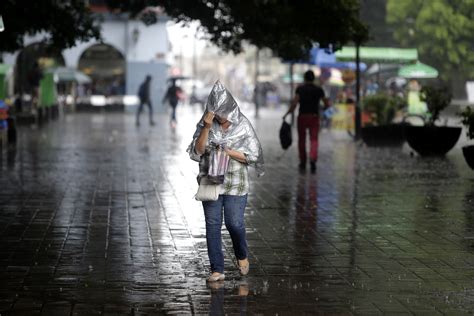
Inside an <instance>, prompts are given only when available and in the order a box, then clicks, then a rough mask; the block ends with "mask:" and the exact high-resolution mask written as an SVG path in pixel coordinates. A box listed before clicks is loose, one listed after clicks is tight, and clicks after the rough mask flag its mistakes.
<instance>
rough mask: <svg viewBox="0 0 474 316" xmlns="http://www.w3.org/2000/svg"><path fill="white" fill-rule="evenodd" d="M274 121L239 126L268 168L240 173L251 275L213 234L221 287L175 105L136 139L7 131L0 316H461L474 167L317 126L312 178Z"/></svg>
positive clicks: (123, 129)
mask: <svg viewBox="0 0 474 316" xmlns="http://www.w3.org/2000/svg"><path fill="white" fill-rule="evenodd" d="M243 111H244V113H250V115H249V118H251V114H252V113H253V112H252V109H250V108H246V107H244V108H243ZM282 114H283V109H282V108H273V109H263V110H262V111H261V117H262V118H261V119H253V118H251V120H252V121H253V122H254V126H255V129H256V131H257V134H258V135H259V137H260V139H261V142H262V145H263V148H264V153H265V160H266V166H267V172H266V175H265V176H264V177H262V178H259V179H257V178H255V176H254V174H253V172H252V171H251V188H252V190H251V192H250V194H249V202H248V206H247V209H246V215H245V220H246V224H247V237H248V244H249V251H250V253H249V259H250V262H251V272H250V274H249V276H247V277H246V278H242V277H240V276H239V274H238V270H237V267H236V263H235V258H234V255H233V250H232V243H231V240H230V238H229V236H228V234H227V232H226V231H225V229H224V227H223V239H224V242H223V247H224V250H225V270H226V281H224V282H222V285H212V286H209V285H207V284H206V282H205V278H206V276H207V275H208V269H209V260H208V258H207V249H206V241H205V225H204V216H203V211H202V206H201V205H200V203H199V202H197V201H195V200H193V195H194V193H195V191H196V189H197V183H196V180H195V177H196V174H197V171H198V168H197V164H196V163H195V162H193V161H191V160H190V159H189V158H188V156H187V154H186V148H187V146H188V144H189V142H190V140H191V136H192V134H193V132H194V127H195V124H196V122H197V120H198V119H199V117H200V113H199V111H198V110H197V109H195V108H194V109H193V108H190V107H181V108H179V117H178V118H179V123H178V125H177V127H176V129H171V128H170V127H169V124H168V117H167V115H165V114H157V117H156V121H157V125H156V126H155V127H153V128H151V127H148V126H146V124H145V125H143V126H141V127H140V128H138V129H137V128H136V127H135V125H134V116H133V115H132V114H131V113H123V114H122V113H104V114H97V113H96V114H90V113H89V114H88V113H82V114H79V113H71V114H67V116H66V117H64V118H62V119H60V120H58V121H54V122H50V123H48V125H45V126H43V127H41V128H35V129H30V128H22V129H20V130H19V134H18V136H19V139H18V145H17V147H16V148H14V149H12V150H10V151H8V152H6V153H5V154H3V156H1V158H0V313H1V314H2V315H4V314H7V315H8V314H13V315H22V314H24V315H34V314H41V315H130V314H132V315H162V314H171V315H173V314H176V315H182V314H198V315H201V314H212V313H217V314H222V313H227V314H239V313H248V314H262V315H273V314H279V315H282V314H283V315H286V314H295V315H318V314H320V315H333V314H338V315H372V314H374V315H380V314H388V315H389V314H392V313H393V314H416V315H437V314H447V315H451V314H452V315H463V314H466V315H469V314H472V313H473V312H474V300H473V297H474V213H473V210H474V189H473V185H472V184H473V179H474V172H473V171H471V170H470V169H468V167H467V165H466V164H465V162H464V160H463V157H462V154H461V150H460V147H456V148H455V149H453V151H452V152H450V153H449V154H448V155H447V156H446V157H444V158H427V159H424V158H423V159H422V158H419V157H416V156H412V155H410V151H411V150H410V149H409V148H408V147H407V145H405V146H404V147H403V148H368V147H365V146H364V145H363V144H360V143H356V142H354V141H353V140H352V139H351V138H350V137H349V136H348V135H347V133H345V132H338V131H325V130H324V131H322V132H321V134H320V158H319V161H318V171H317V173H316V174H311V173H310V172H309V171H308V172H305V173H301V172H299V171H298V169H297V165H298V158H297V151H296V143H295V145H293V146H292V147H290V149H289V150H288V152H286V153H285V154H284V155H282V154H283V152H282V150H281V149H280V147H279V143H278V129H279V125H280V123H281V116H282ZM295 136H296V135H295ZM295 140H296V139H295Z"/></svg>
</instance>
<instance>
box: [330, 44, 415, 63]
mask: <svg viewBox="0 0 474 316" xmlns="http://www.w3.org/2000/svg"><path fill="white" fill-rule="evenodd" d="M359 57H360V60H361V61H366V62H399V63H407V62H413V61H416V60H418V50H417V49H416V48H392V47H360V50H359ZM355 58H356V49H355V47H343V48H342V49H341V50H339V51H337V52H336V59H337V60H340V61H345V60H349V61H354V60H355Z"/></svg>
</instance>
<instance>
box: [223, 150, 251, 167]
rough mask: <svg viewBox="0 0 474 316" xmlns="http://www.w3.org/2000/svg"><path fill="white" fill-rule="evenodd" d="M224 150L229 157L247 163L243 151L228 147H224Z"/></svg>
mask: <svg viewBox="0 0 474 316" xmlns="http://www.w3.org/2000/svg"><path fill="white" fill-rule="evenodd" d="M224 151H225V152H226V153H227V155H229V157H230V158H232V159H235V160H237V161H238V162H241V163H247V157H245V155H244V154H243V153H241V152H240V151H237V150H232V149H230V148H229V147H225V148H224Z"/></svg>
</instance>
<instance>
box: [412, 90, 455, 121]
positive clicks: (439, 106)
mask: <svg viewBox="0 0 474 316" xmlns="http://www.w3.org/2000/svg"><path fill="white" fill-rule="evenodd" d="M420 99H421V100H422V101H424V102H426V106H427V107H428V112H429V113H430V116H429V118H428V124H429V125H434V123H435V122H436V121H437V120H438V118H439V114H440V113H441V111H443V110H444V109H445V108H446V107H447V106H448V105H449V104H450V103H451V99H452V94H451V92H450V91H449V88H448V87H447V86H445V85H441V86H433V85H432V86H423V87H422V88H421V90H420Z"/></svg>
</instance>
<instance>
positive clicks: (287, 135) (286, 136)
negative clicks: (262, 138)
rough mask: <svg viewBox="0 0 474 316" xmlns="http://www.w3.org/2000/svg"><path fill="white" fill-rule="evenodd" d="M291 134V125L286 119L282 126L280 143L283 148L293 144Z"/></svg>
mask: <svg viewBox="0 0 474 316" xmlns="http://www.w3.org/2000/svg"><path fill="white" fill-rule="evenodd" d="M292 140H293V139H292V136H291V125H290V124H288V123H287V122H286V121H285V120H283V123H282V124H281V127H280V144H281V147H282V148H283V149H285V150H286V149H288V148H289V147H290V146H291V142H292Z"/></svg>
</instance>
